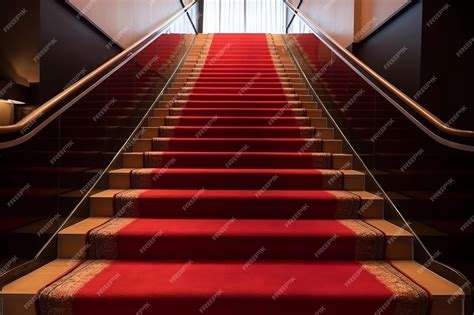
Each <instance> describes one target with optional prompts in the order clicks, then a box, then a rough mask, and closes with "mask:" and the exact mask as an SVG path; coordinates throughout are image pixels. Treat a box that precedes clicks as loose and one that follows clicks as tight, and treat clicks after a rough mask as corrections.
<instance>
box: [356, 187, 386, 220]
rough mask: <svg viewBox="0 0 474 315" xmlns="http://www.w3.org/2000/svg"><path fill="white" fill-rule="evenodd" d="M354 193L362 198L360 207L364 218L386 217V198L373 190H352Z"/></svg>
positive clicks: (360, 214) (361, 215)
mask: <svg viewBox="0 0 474 315" xmlns="http://www.w3.org/2000/svg"><path fill="white" fill-rule="evenodd" d="M350 192H351V193H353V194H354V195H357V196H359V198H360V200H361V206H360V209H359V211H358V212H359V216H360V217H361V218H362V219H383V218H384V216H385V215H384V209H385V208H384V206H385V201H384V199H383V198H382V197H381V196H380V195H378V194H373V193H371V192H368V191H365V190H360V191H355V190H354V191H350Z"/></svg>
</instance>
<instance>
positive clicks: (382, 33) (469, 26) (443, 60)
mask: <svg viewBox="0 0 474 315" xmlns="http://www.w3.org/2000/svg"><path fill="white" fill-rule="evenodd" d="M447 4H448V3H447V2H445V1H444V0H416V1H414V2H413V3H412V4H411V5H409V6H408V7H406V8H405V9H404V10H402V12H400V13H399V14H398V15H396V16H395V17H394V18H393V19H392V20H391V21H389V22H388V23H387V24H386V25H384V26H383V27H381V28H380V29H379V30H377V31H376V32H375V33H374V34H372V35H371V36H370V37H368V38H367V39H366V40H364V41H363V42H362V43H360V44H355V45H353V47H352V49H353V53H354V54H355V55H356V56H357V57H359V58H360V59H361V60H363V61H364V62H365V63H367V64H368V65H369V66H371V67H372V68H374V69H375V70H377V72H378V73H380V74H381V75H382V76H383V77H384V78H386V79H387V80H388V81H390V82H391V83H392V84H394V85H395V86H397V87H398V88H400V89H401V90H402V91H403V92H405V93H406V94H407V95H408V96H410V97H412V98H415V99H416V101H417V102H419V103H420V104H422V105H423V106H424V107H426V108H428V109H429V110H430V111H431V112H432V113H434V114H435V115H436V116H438V117H439V118H440V119H441V120H443V121H444V122H448V121H450V120H451V121H450V123H451V125H452V126H453V127H456V128H465V129H471V130H473V129H474V110H473V102H472V96H471V89H472V87H473V86H474V71H473V69H474V58H473V56H474V55H473V54H474V43H472V46H473V47H470V48H467V50H466V51H465V52H464V53H462V54H460V55H459V56H458V52H459V50H460V49H461V48H462V47H463V46H465V45H466V44H468V43H469V41H470V40H471V41H473V39H472V38H473V36H474V31H473V30H474V20H473V19H472V17H471V10H470V8H469V2H468V1H457V2H449V4H448V5H449V7H448V8H447V9H446V8H444V7H445V5H447ZM443 8H444V9H443ZM404 46H405V47H406V48H407V50H406V52H405V53H403V54H402V55H401V56H400V57H399V58H398V60H397V61H396V62H395V63H394V64H393V65H392V66H390V67H389V68H388V69H385V68H384V65H385V64H386V62H387V61H388V60H390V58H392V56H394V54H395V53H396V52H397V51H398V50H399V49H400V48H402V47H404ZM456 113H458V115H456ZM456 117H457V118H456Z"/></svg>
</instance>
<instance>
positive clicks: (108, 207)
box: [90, 189, 124, 217]
mask: <svg viewBox="0 0 474 315" xmlns="http://www.w3.org/2000/svg"><path fill="white" fill-rule="evenodd" d="M122 191H124V190H123V189H107V190H104V191H101V192H99V193H96V194H93V195H91V197H90V215H91V217H111V216H113V215H114V210H113V209H114V197H115V195H116V194H118V193H120V192H122Z"/></svg>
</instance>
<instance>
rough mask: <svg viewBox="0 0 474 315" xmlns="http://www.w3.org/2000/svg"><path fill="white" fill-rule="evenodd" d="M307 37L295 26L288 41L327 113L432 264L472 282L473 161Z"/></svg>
mask: <svg viewBox="0 0 474 315" xmlns="http://www.w3.org/2000/svg"><path fill="white" fill-rule="evenodd" d="M308 31H309V29H308V28H307V27H304V25H302V23H301V21H300V20H299V19H298V18H296V19H295V23H294V24H293V25H292V27H291V28H290V34H288V35H286V37H285V38H286V41H287V43H288V44H289V47H290V50H291V51H292V53H293V54H294V55H295V57H296V59H297V60H298V62H299V63H300V65H301V67H302V68H303V70H304V72H305V74H306V76H307V77H308V78H309V80H310V82H311V85H312V86H313V88H314V89H315V91H316V92H317V94H318V95H319V97H320V99H321V101H322V102H323V104H324V106H325V107H326V108H327V109H328V111H329V112H330V113H331V115H332V117H333V118H334V119H335V121H336V122H337V125H338V126H339V127H340V128H341V130H342V132H343V134H344V135H345V136H346V137H347V139H348V140H349V142H350V144H351V145H352V146H353V147H354V148H355V150H356V152H357V153H358V154H359V156H360V157H361V158H362V160H363V161H364V163H365V164H366V165H367V167H368V168H369V170H370V171H371V172H372V174H373V175H374V176H375V178H376V180H377V181H378V183H379V184H380V186H381V187H382V189H383V190H384V191H386V192H387V194H388V196H389V197H390V198H391V200H392V201H393V203H394V204H395V206H396V208H397V209H398V211H399V212H400V213H401V214H402V215H403V217H404V218H405V219H406V220H407V221H408V222H409V226H410V227H411V228H412V229H413V230H414V231H415V232H416V234H417V235H418V236H419V237H420V238H421V240H422V242H423V243H424V244H425V245H426V247H427V248H428V250H429V252H430V253H431V255H432V257H433V258H434V259H436V260H438V261H441V262H443V263H446V264H447V265H449V266H452V267H454V268H456V269H458V270H459V271H461V272H462V273H463V274H464V275H465V276H467V277H468V278H469V279H470V281H471V282H472V281H474V252H473V251H472V250H467V249H468V248H470V245H469V243H470V242H471V241H472V239H473V236H474V224H473V223H474V217H473V216H472V215H473V211H472V209H473V208H472V196H473V195H474V192H473V185H472V176H473V175H474V174H473V173H474V172H473V169H472V161H474V154H473V153H471V152H466V151H461V150H457V149H451V148H449V147H446V146H444V145H441V144H439V143H438V142H436V141H434V140H433V139H432V138H431V137H429V136H428V135H427V134H426V133H424V132H423V131H421V130H420V128H418V127H417V126H416V125H415V124H414V123H412V122H411V121H410V120H409V119H408V118H407V117H406V116H405V115H404V114H402V113H401V112H400V111H399V110H397V109H396V108H395V106H394V105H392V104H391V103H389V102H388V101H387V100H386V99H385V98H384V97H382V96H381V95H380V94H379V93H378V92H377V91H376V90H375V89H374V88H372V87H371V86H370V85H369V84H368V83H366V81H364V80H363V79H362V78H361V77H360V76H359V75H358V74H357V73H356V72H355V71H354V70H352V69H351V68H350V67H349V66H347V65H346V64H345V63H344V62H343V61H342V60H341V59H340V58H339V57H338V56H337V55H335V54H334V53H333V52H332V51H331V50H330V49H329V48H328V47H327V46H326V45H325V44H324V43H323V42H321V41H320V40H319V39H318V37H316V36H315V35H314V34H313V33H312V32H309V33H308ZM372 192H374V193H379V192H377V187H374V189H373V191H372ZM387 214H388V219H389V220H391V221H392V222H394V223H397V224H398V225H399V226H403V225H404V224H403V223H402V222H401V221H400V219H399V216H398V215H397V213H396V212H388V213H387ZM404 228H406V226H405V227H404ZM418 257H420V256H418ZM421 263H423V261H422V262H421ZM428 263H429V262H428Z"/></svg>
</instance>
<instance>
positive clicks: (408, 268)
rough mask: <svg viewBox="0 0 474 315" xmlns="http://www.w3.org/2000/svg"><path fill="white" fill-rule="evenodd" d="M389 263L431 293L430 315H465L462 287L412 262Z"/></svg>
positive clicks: (394, 261) (392, 261) (397, 261)
mask: <svg viewBox="0 0 474 315" xmlns="http://www.w3.org/2000/svg"><path fill="white" fill-rule="evenodd" d="M390 263H391V264H392V265H393V266H395V267H396V268H397V269H398V270H400V271H401V272H402V273H404V274H405V275H407V276H408V277H409V278H410V279H412V280H413V281H414V282H416V283H418V284H419V285H420V286H421V287H423V288H425V289H426V290H428V291H429V292H430V293H431V307H430V315H459V314H465V311H464V302H465V299H466V296H465V294H464V292H463V289H462V287H459V286H458V285H456V284H454V283H452V282H450V281H448V280H447V279H445V278H443V277H441V276H439V275H438V274H436V273H434V272H433V271H431V270H429V269H428V268H426V266H425V265H426V264H427V263H429V261H428V262H426V263H425V264H424V265H421V264H419V263H418V262H416V261H413V260H391V261H390Z"/></svg>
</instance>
